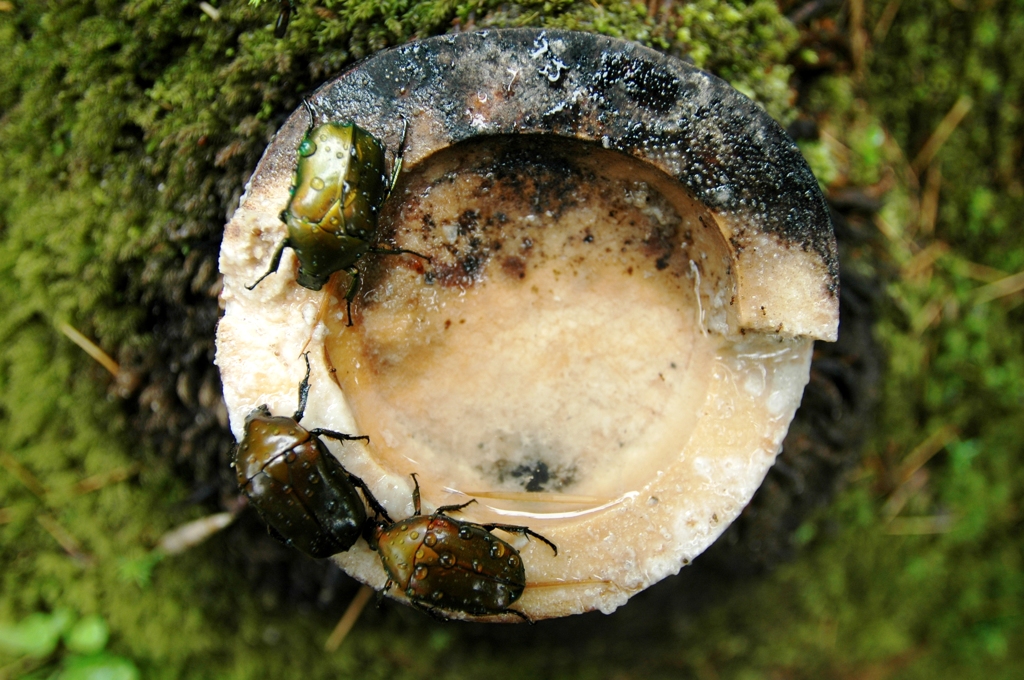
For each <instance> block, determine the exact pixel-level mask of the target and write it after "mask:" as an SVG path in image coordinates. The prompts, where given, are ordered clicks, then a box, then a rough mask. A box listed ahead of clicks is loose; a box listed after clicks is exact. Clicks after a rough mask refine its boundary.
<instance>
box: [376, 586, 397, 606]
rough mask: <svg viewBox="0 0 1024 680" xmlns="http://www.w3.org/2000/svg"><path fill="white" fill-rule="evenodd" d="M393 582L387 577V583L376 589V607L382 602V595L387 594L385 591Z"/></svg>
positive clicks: (389, 588)
mask: <svg viewBox="0 0 1024 680" xmlns="http://www.w3.org/2000/svg"><path fill="white" fill-rule="evenodd" d="M393 583H394V581H392V580H391V579H388V581H387V583H385V584H384V587H383V588H381V589H380V590H378V591H377V607H378V608H379V607H380V605H381V603H382V602H384V596H385V595H386V594H387V592H388V591H389V590H391V586H392V584H393Z"/></svg>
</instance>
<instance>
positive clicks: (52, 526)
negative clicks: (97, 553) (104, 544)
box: [36, 514, 94, 564]
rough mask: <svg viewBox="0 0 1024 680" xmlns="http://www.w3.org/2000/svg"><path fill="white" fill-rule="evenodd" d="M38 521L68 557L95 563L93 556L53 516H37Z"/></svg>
mask: <svg viewBox="0 0 1024 680" xmlns="http://www.w3.org/2000/svg"><path fill="white" fill-rule="evenodd" d="M36 521H37V522H39V524H40V525H41V526H42V527H43V529H45V530H46V533H48V534H50V536H52V537H53V540H55V541H57V543H58V544H59V545H60V547H61V548H63V549H64V552H66V553H67V554H68V555H70V556H71V557H73V558H75V559H76V560H79V561H80V562H84V563H86V564H92V563H93V561H94V560H93V558H92V556H91V555H89V554H88V553H86V552H85V551H84V550H83V549H82V544H81V543H79V542H78V539H77V538H75V537H74V536H73V535H72V534H71V532H70V531H68V530H67V529H65V528H64V527H63V526H62V525H61V524H60V522H58V521H57V520H56V519H54V518H53V517H52V516H51V515H47V514H42V515H37V516H36Z"/></svg>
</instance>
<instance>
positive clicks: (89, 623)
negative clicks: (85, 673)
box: [64, 614, 110, 654]
mask: <svg viewBox="0 0 1024 680" xmlns="http://www.w3.org/2000/svg"><path fill="white" fill-rule="evenodd" d="M109 638H110V629H109V628H108V627H107V622H106V621H104V620H103V617H101V616H100V615H98V614H92V615H91V616H86V617H85V618H84V619H82V620H81V621H79V622H78V623H76V624H75V625H74V626H73V627H72V628H71V630H70V631H68V633H67V635H65V636H64V644H65V645H67V647H68V649H70V650H71V651H72V652H77V653H79V654H95V653H96V652H98V651H100V650H102V649H103V648H104V647H106V646H107V640H108V639H109Z"/></svg>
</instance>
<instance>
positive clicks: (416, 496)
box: [410, 472, 420, 517]
mask: <svg viewBox="0 0 1024 680" xmlns="http://www.w3.org/2000/svg"><path fill="white" fill-rule="evenodd" d="M410 476H411V477H412V478H413V484H415V485H414V486H413V510H414V512H413V516H414V517H415V516H417V515H419V514H420V480H419V479H417V478H416V473H415V472H413V473H411V474H410Z"/></svg>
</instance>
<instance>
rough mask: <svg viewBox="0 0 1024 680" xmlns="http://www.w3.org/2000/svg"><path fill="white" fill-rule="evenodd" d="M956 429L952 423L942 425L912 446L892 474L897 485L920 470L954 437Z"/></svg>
mask: <svg viewBox="0 0 1024 680" xmlns="http://www.w3.org/2000/svg"><path fill="white" fill-rule="evenodd" d="M956 437H957V431H956V428H955V427H953V426H952V425H943V426H942V427H940V428H939V429H938V430H936V431H935V432H933V433H932V434H930V435H928V437H927V438H926V439H925V440H924V441H923V442H921V443H920V444H918V445H917V446H916V447H914V450H913V451H911V452H910V453H908V454H907V457H906V458H904V459H903V462H902V463H900V466H899V467H898V468H896V471H895V473H894V474H893V481H894V482H895V483H896V484H897V485H899V484H904V483H906V481H907V480H909V479H910V477H911V476H912V475H913V474H914V473H915V472H917V471H918V470H920V469H921V468H922V467H923V466H924V464H925V463H927V462H928V461H929V460H931V459H932V457H933V456H934V455H935V454H937V453H938V452H939V451H941V450H942V449H944V448H946V445H947V444H949V443H950V442H951V441H953V440H954V439H956Z"/></svg>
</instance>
